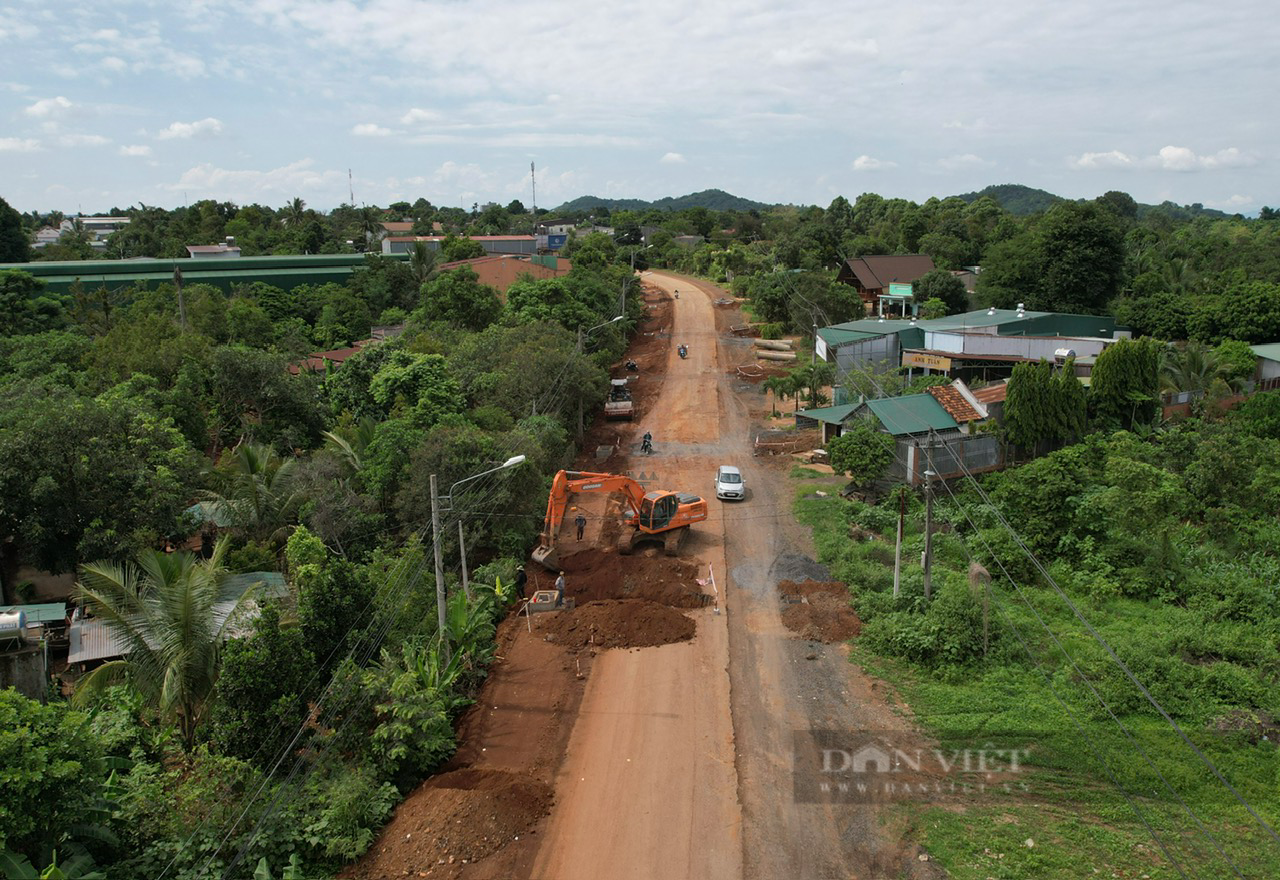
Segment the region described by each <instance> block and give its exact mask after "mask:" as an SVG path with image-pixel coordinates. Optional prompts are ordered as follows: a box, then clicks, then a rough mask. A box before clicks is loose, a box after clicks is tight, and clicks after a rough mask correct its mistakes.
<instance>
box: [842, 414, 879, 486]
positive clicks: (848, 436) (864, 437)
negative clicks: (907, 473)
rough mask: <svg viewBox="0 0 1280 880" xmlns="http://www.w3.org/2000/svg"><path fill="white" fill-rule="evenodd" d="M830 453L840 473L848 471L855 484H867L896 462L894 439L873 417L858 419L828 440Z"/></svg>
mask: <svg viewBox="0 0 1280 880" xmlns="http://www.w3.org/2000/svg"><path fill="white" fill-rule="evenodd" d="M827 453H828V454H829V455H830V456H831V467H832V468H833V469H834V470H835V472H836V473H838V474H847V475H848V476H849V477H850V478H852V480H853V482H854V484H856V485H859V486H865V485H868V484H870V483H874V482H875V481H876V480H878V479H880V478H881V477H882V476H884V474H885V471H887V470H888V469H889V465H891V464H893V456H894V441H893V438H892V437H890V436H889V435H888V434H886V433H885V432H883V431H881V430H879V429H878V428H877V427H876V425H875V424H874V423H873V422H872V421H869V420H866V421H858V422H855V423H854V424H851V425H846V426H845V427H844V429H843V430H842V431H841V432H840V436H839V437H836V438H834V439H832V440H830V441H828V443H827Z"/></svg>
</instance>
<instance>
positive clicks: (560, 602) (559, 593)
mask: <svg viewBox="0 0 1280 880" xmlns="http://www.w3.org/2000/svg"><path fill="white" fill-rule="evenodd" d="M556 607H557V608H563V607H564V572H563V571H562V572H560V576H559V577H558V578H556Z"/></svg>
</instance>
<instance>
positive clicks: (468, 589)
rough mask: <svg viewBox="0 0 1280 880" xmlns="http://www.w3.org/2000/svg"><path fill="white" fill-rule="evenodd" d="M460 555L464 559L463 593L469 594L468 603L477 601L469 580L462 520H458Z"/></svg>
mask: <svg viewBox="0 0 1280 880" xmlns="http://www.w3.org/2000/svg"><path fill="white" fill-rule="evenodd" d="M458 555H459V556H461V557H462V592H464V593H466V594H467V603H468V604H470V603H471V602H474V601H475V598H476V597H475V596H473V595H471V583H470V582H469V581H468V580H467V536H466V535H464V534H463V533H462V520H461V519H459V520H458Z"/></svg>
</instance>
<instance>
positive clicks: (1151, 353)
mask: <svg viewBox="0 0 1280 880" xmlns="http://www.w3.org/2000/svg"><path fill="white" fill-rule="evenodd" d="M1163 352H1164V345H1163V344H1162V343H1161V342H1159V341H1158V340H1155V339H1151V338H1150V337H1146V338H1143V339H1121V340H1120V341H1118V342H1116V343H1115V344H1114V345H1111V346H1108V347H1107V348H1106V349H1105V350H1104V351H1103V352H1102V354H1100V355H1098V360H1097V362H1096V363H1095V364H1094V366H1093V374H1092V378H1091V381H1090V386H1089V408H1090V411H1091V415H1092V418H1093V420H1094V423H1095V424H1098V425H1101V426H1107V427H1123V428H1125V429H1126V430H1129V429H1132V428H1133V427H1134V426H1136V425H1149V424H1150V423H1151V421H1152V420H1153V419H1154V418H1155V415H1156V410H1157V408H1158V406H1159V403H1160V401H1159V394H1160V361H1161V358H1162V356H1163ZM1006 407H1007V403H1006Z"/></svg>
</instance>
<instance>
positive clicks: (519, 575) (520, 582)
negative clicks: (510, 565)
mask: <svg viewBox="0 0 1280 880" xmlns="http://www.w3.org/2000/svg"><path fill="white" fill-rule="evenodd" d="M528 583H529V576H528V575H527V574H525V573H524V566H523V565H522V566H520V567H519V568H517V569H516V595H518V596H519V597H520V601H521V602H523V601H524V588H525V586H526V585H527V584H528Z"/></svg>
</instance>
